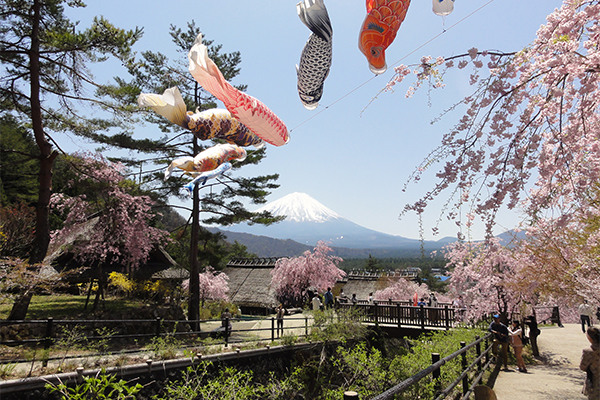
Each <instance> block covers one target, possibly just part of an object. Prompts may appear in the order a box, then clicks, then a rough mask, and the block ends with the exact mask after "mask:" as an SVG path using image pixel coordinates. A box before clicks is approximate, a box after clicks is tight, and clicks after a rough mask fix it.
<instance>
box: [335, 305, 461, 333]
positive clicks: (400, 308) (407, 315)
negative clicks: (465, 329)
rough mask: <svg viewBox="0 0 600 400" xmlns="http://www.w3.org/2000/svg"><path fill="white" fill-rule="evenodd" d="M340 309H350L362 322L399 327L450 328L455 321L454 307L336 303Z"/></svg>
mask: <svg viewBox="0 0 600 400" xmlns="http://www.w3.org/2000/svg"><path fill="white" fill-rule="evenodd" d="M336 307H337V308H338V309H341V310H352V311H353V312H354V313H356V314H357V315H358V317H359V318H360V320H361V321H362V322H367V323H378V324H386V325H395V326H398V327H399V328H400V327H418V328H421V329H423V330H424V329H426V328H431V329H450V328H452V327H453V326H454V324H455V323H456V321H455V314H454V308H451V307H449V306H448V305H444V306H443V307H424V306H419V307H413V306H407V305H401V304H400V303H396V304H390V303H388V302H384V303H374V304H369V303H364V302H361V303H357V304H352V303H338V304H337V305H336Z"/></svg>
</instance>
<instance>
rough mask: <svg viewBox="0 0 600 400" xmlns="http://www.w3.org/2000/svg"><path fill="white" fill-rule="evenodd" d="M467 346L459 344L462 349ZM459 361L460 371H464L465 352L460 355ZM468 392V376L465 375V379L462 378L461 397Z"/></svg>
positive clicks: (465, 367)
mask: <svg viewBox="0 0 600 400" xmlns="http://www.w3.org/2000/svg"><path fill="white" fill-rule="evenodd" d="M466 345H467V344H466V343H465V342H460V348H461V349H464V348H465V346H466ZM460 358H461V360H460V365H461V367H462V370H463V371H464V370H466V369H467V352H464V353H462V354H461V357H460ZM468 391H469V375H468V374H467V375H465V377H464V378H463V395H465V394H467V392H468Z"/></svg>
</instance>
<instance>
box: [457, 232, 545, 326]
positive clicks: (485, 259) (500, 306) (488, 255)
mask: <svg viewBox="0 0 600 400" xmlns="http://www.w3.org/2000/svg"><path fill="white" fill-rule="evenodd" d="M446 258H447V259H448V260H449V264H448V266H449V268H451V269H452V273H451V276H450V285H449V292H450V294H451V295H453V296H455V297H458V295H462V297H463V301H464V304H465V306H466V308H467V311H466V315H465V316H466V317H467V318H475V319H477V318H480V317H482V316H485V315H489V314H492V313H499V314H501V315H502V316H504V319H505V320H506V319H507V318H509V317H510V315H511V314H512V313H514V312H516V311H520V307H521V305H523V304H524V303H529V304H531V303H534V300H535V299H534V298H533V297H534V296H535V290H532V289H533V288H531V287H525V286H524V285H520V284H519V283H518V282H519V280H520V279H521V278H522V275H521V274H520V265H521V263H520V262H519V260H518V258H516V257H514V254H513V251H512V250H511V249H510V248H508V247H505V246H502V245H500V243H499V241H498V239H496V238H494V239H490V240H489V241H486V242H479V243H462V242H455V243H453V244H451V245H449V247H448V248H447V253H446ZM528 281H531V280H528Z"/></svg>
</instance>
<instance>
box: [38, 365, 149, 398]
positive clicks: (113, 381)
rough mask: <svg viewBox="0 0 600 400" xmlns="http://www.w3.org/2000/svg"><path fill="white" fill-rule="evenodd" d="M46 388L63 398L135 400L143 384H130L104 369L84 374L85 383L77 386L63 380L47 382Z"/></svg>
mask: <svg viewBox="0 0 600 400" xmlns="http://www.w3.org/2000/svg"><path fill="white" fill-rule="evenodd" d="M46 389H48V390H50V392H51V393H54V392H58V393H59V394H60V395H61V396H62V397H61V398H62V399H63V400H101V399H110V400H134V399H135V398H136V394H138V393H139V391H140V390H141V389H142V385H140V384H139V383H137V384H135V385H130V384H129V383H128V382H126V381H124V380H122V379H121V380H117V378H116V377H115V376H114V375H108V374H106V371H104V370H102V371H101V372H100V373H98V375H96V376H95V377H88V376H84V377H83V383H82V384H79V385H77V386H75V387H68V386H67V385H66V384H64V383H62V382H61V383H59V384H58V385H54V384H51V383H47V384H46Z"/></svg>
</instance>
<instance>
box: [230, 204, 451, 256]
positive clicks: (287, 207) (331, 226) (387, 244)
mask: <svg viewBox="0 0 600 400" xmlns="http://www.w3.org/2000/svg"><path fill="white" fill-rule="evenodd" d="M256 211H257V212H261V211H269V212H271V214H273V215H274V216H286V219H285V220H283V221H281V222H279V223H276V224H273V225H269V226H262V225H248V224H239V225H234V226H232V227H229V228H228V229H227V230H224V229H221V231H222V232H223V233H225V234H227V233H231V234H232V235H233V234H235V233H247V234H252V235H256V236H263V237H270V238H274V239H280V240H287V239H290V240H293V241H295V242H297V243H299V244H303V245H307V246H311V247H314V246H315V245H316V244H317V242H319V241H325V242H328V243H329V245H330V246H332V247H336V248H345V249H357V250H361V252H362V253H364V249H369V250H374V249H380V250H383V249H388V252H389V251H390V250H392V249H394V250H402V251H410V252H413V251H414V250H416V249H419V251H420V247H421V241H420V240H418V239H409V238H405V237H402V236H395V235H390V234H387V233H382V232H378V231H375V230H372V229H369V228H365V227H363V226H361V225H358V224H356V223H354V222H352V221H350V220H349V219H346V218H344V217H342V216H341V215H339V214H338V213H336V212H335V211H333V210H331V209H329V208H327V207H326V206H324V205H323V204H321V203H319V202H318V201H317V200H315V199H313V198H312V197H310V196H309V195H308V194H306V193H298V192H295V193H291V194H288V195H286V196H284V197H282V198H280V199H278V200H276V201H273V202H271V203H268V204H266V205H265V206H263V207H261V208H259V209H258V210H256ZM441 240H442V242H436V241H425V242H424V243H423V245H424V247H425V248H426V250H437V249H439V248H441V246H443V245H446V244H448V243H449V242H450V241H451V240H456V239H449V238H442V239H441ZM240 243H242V242H240Z"/></svg>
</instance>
